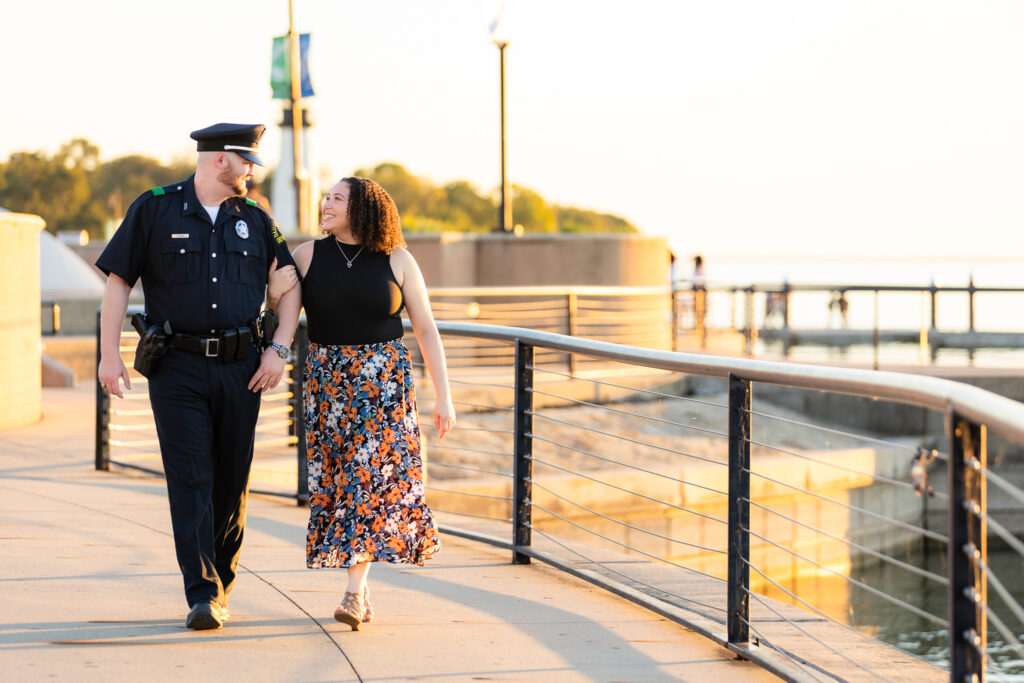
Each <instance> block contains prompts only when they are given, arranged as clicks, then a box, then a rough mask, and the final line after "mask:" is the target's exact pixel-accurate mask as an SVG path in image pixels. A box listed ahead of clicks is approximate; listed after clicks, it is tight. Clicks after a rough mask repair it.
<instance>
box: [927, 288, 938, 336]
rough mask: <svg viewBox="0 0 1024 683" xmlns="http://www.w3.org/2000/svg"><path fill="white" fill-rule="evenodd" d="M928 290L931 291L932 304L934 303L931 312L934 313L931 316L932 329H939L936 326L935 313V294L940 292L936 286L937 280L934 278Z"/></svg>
mask: <svg viewBox="0 0 1024 683" xmlns="http://www.w3.org/2000/svg"><path fill="white" fill-rule="evenodd" d="M928 291H929V292H930V293H931V299H932V304H931V305H932V310H931V314H932V315H931V318H932V329H933V330H934V329H937V328H936V326H935V320H936V315H935V295H936V294H938V292H939V288H938V287H936V286H935V280H932V284H931V287H929V288H928Z"/></svg>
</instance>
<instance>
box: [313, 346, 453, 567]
mask: <svg viewBox="0 0 1024 683" xmlns="http://www.w3.org/2000/svg"><path fill="white" fill-rule="evenodd" d="M303 394H304V399H305V402H304V403H305V410H304V412H305V420H306V458H307V462H308V466H309V496H310V505H309V530H308V533H307V534H306V566H308V567H310V568H324V567H351V566H353V565H355V564H359V563H360V562H365V561H374V562H391V563H408V564H423V561H424V560H426V559H429V558H430V557H431V556H432V555H433V554H434V553H436V552H437V550H438V549H439V548H440V546H441V541H440V539H439V538H438V535H437V528H436V525H435V524H434V518H433V515H431V513H430V509H429V508H428V507H427V505H426V502H425V501H424V493H423V464H422V461H421V459H420V431H419V425H418V422H417V417H416V394H415V392H414V390H413V379H412V365H411V364H410V362H409V353H408V351H407V350H406V348H405V344H404V343H403V342H402V340H400V339H397V340H394V341H389V342H381V343H377V344H360V345H349V346H330V345H325V344H310V346H309V355H308V356H307V357H306V369H305V382H304V392H303Z"/></svg>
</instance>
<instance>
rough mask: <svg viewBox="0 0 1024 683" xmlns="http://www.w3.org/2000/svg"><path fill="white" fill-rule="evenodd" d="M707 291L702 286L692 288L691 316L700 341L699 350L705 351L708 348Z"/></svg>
mask: <svg viewBox="0 0 1024 683" xmlns="http://www.w3.org/2000/svg"><path fill="white" fill-rule="evenodd" d="M707 294H708V293H707V290H706V289H705V288H704V285H703V284H699V285H698V284H695V285H694V286H693V316H694V321H695V323H694V324H695V326H696V329H697V338H698V339H700V348H702V349H705V348H707V346H708V328H707V319H706V318H707V312H708V309H707V305H708V300H707Z"/></svg>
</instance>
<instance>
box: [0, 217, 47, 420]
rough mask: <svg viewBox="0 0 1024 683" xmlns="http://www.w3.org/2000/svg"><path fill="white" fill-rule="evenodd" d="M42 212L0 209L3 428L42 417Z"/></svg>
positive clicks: (0, 409)
mask: <svg viewBox="0 0 1024 683" xmlns="http://www.w3.org/2000/svg"><path fill="white" fill-rule="evenodd" d="M45 226H46V223H45V222H44V221H43V219H42V218H40V217H39V216H30V215H27V214H20V213H0V241H2V242H3V245H4V248H3V249H0V273H3V277H2V278H0V301H3V305H2V306H0V339H3V341H4V351H3V353H0V429H6V428H8V427H15V426H18V425H24V424H29V423H31V422H36V421H37V420H39V418H40V417H41V416H42V353H41V351H40V348H39V336H40V335H39V330H40V324H41V322H42V321H41V319H40V308H39V307H40V301H39V231H40V230H42V229H43V228H44V227H45Z"/></svg>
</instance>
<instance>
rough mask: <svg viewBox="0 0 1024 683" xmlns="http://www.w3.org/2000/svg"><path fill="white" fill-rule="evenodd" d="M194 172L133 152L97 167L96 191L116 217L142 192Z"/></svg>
mask: <svg viewBox="0 0 1024 683" xmlns="http://www.w3.org/2000/svg"><path fill="white" fill-rule="evenodd" d="M191 174H192V169H191V168H190V167H188V166H185V167H184V168H181V167H180V165H178V166H171V167H168V166H164V165H163V164H161V163H160V162H159V161H157V160H156V159H151V158H149V157H145V156H141V155H139V154H131V155H128V156H124V157H119V158H117V159H114V160H113V161H109V162H107V163H105V164H103V165H102V166H100V167H99V168H98V169H97V170H96V174H95V176H94V179H93V194H94V195H95V196H96V197H97V198H98V199H100V200H101V201H102V202H103V205H104V209H105V211H106V213H107V215H109V216H111V217H113V218H114V219H115V220H117V219H119V218H120V217H121V216H123V215H124V212H125V211H126V210H127V209H128V206H129V205H131V203H132V202H133V201H135V199H136V197H138V196H139V195H141V194H142V193H144V192H146V191H147V190H149V189H151V188H154V187H158V186H162V185H169V184H170V183H173V182H174V181H176V180H183V179H185V178H187V177H188V176H189V175H191Z"/></svg>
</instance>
